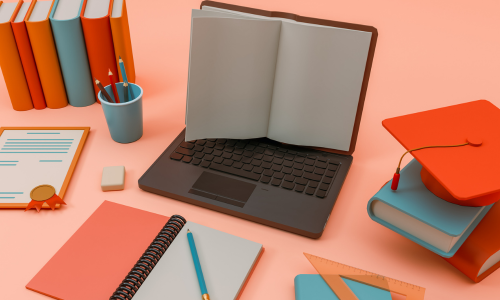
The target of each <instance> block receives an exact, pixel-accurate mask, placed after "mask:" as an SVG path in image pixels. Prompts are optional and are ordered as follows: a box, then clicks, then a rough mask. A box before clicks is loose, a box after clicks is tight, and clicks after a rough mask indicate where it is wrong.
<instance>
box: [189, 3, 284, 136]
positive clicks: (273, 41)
mask: <svg viewBox="0 0 500 300" xmlns="http://www.w3.org/2000/svg"><path fill="white" fill-rule="evenodd" d="M202 14H206V12H200V11H197V10H194V11H193V16H192V28H191V50H190V51H191V52H190V62H189V65H190V67H189V80H188V82H189V83H188V94H187V108H186V140H194V139H201V138H222V137H223V138H242V139H246V138H256V137H263V136H266V134H267V129H268V123H269V113H270V106H271V97H272V92H273V82H274V71H275V67H276V54H277V51H278V42H279V35H280V28H281V22H279V21H253V20H245V19H242V18H239V19H237V18H207V17H198V16H199V15H202Z"/></svg>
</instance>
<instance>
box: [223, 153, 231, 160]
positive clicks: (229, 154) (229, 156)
mask: <svg viewBox="0 0 500 300" xmlns="http://www.w3.org/2000/svg"><path fill="white" fill-rule="evenodd" d="M232 156H233V155H232V154H231V153H227V152H224V153H222V158H226V159H230V158H231V157H232Z"/></svg>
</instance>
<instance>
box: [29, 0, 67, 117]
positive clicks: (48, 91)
mask: <svg viewBox="0 0 500 300" xmlns="http://www.w3.org/2000/svg"><path fill="white" fill-rule="evenodd" d="M53 4H54V2H53V1H37V0H33V4H32V5H31V7H30V9H29V10H28V13H27V14H26V19H25V20H26V27H27V28H28V34H29V38H30V41H31V47H32V48H33V54H34V56H35V61H36V66H37V68H38V74H39V76H40V81H41V83H42V88H43V93H44V95H45V102H46V103H47V107H48V108H61V107H65V106H66V105H68V97H67V96H66V89H65V88H64V81H63V77H62V73H61V67H60V65H59V59H58V58H57V51H56V46H55V44H54V37H53V36H52V29H51V27H50V21H49V14H50V11H51V9H52V5H53ZM35 8H36V9H35Z"/></svg>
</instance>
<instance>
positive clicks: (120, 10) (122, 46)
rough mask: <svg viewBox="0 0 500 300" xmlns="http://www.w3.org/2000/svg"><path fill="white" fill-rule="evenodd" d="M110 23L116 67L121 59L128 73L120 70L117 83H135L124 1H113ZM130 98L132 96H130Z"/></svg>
mask: <svg viewBox="0 0 500 300" xmlns="http://www.w3.org/2000/svg"><path fill="white" fill-rule="evenodd" d="M109 21H110V23H111V32H112V33H113V44H114V46H115V58H116V65H118V64H120V60H121V58H122V57H123V60H122V64H121V65H120V67H121V68H122V65H123V64H124V65H125V66H126V68H127V71H128V77H126V75H125V73H124V71H123V70H124V67H123V68H122V73H121V76H120V77H119V81H122V82H127V83H128V82H132V83H135V82H136V81H135V66H134V56H133V54H132V41H131V40H130V29H129V25H128V15H127V5H126V2H125V0H113V11H112V13H111V16H110V18H109ZM132 98H134V96H133V95H132Z"/></svg>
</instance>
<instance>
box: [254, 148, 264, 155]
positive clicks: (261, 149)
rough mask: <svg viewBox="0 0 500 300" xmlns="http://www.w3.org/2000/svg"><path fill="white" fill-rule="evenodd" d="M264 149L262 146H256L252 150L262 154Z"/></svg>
mask: <svg viewBox="0 0 500 300" xmlns="http://www.w3.org/2000/svg"><path fill="white" fill-rule="evenodd" d="M264 151H266V149H264V148H262V147H257V148H255V150H254V152H257V153H259V154H262V153H264Z"/></svg>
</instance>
